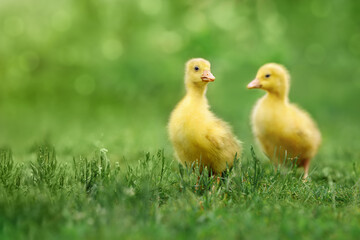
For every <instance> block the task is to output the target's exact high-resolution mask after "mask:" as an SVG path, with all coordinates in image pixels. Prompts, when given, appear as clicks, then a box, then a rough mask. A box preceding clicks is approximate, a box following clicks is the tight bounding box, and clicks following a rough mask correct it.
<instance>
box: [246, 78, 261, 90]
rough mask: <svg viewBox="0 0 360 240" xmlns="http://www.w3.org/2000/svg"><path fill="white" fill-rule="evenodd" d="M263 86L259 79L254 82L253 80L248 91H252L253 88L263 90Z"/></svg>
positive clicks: (248, 86)
mask: <svg viewBox="0 0 360 240" xmlns="http://www.w3.org/2000/svg"><path fill="white" fill-rule="evenodd" d="M261 87H262V85H261V83H260V81H259V79H257V78H255V79H254V80H252V81H251V82H250V83H249V84H248V85H247V88H248V89H252V88H261Z"/></svg>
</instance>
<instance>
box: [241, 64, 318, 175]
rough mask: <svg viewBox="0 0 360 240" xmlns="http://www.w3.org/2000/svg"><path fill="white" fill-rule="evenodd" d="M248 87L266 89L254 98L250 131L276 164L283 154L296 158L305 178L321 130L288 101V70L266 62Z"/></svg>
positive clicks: (315, 151) (316, 147)
mask: <svg viewBox="0 0 360 240" xmlns="http://www.w3.org/2000/svg"><path fill="white" fill-rule="evenodd" d="M247 88H249V89H253V88H260V89H263V90H265V91H266V92H267V93H266V94H265V96H263V97H262V98H260V99H259V100H258V101H257V103H256V105H255V106H254V108H253V112H252V116H251V123H252V130H253V134H254V136H255V138H256V140H257V141H258V142H259V143H260V146H261V147H262V149H263V151H264V152H265V154H266V155H267V156H268V157H269V158H270V159H271V160H272V161H273V162H274V163H276V164H278V163H279V161H280V163H282V162H283V161H284V159H285V158H288V159H289V158H290V159H292V158H298V160H297V163H298V165H299V166H301V167H304V179H306V178H307V176H308V173H309V166H310V161H311V159H312V158H313V157H314V156H315V154H316V153H317V150H318V148H319V146H320V143H321V134H320V131H319V130H318V128H317V126H316V124H315V122H314V121H313V120H312V119H311V117H310V115H309V114H308V113H307V112H305V111H304V110H302V109H300V108H299V107H297V106H296V105H294V104H291V103H290V102H289V98H288V95H289V88H290V76H289V74H288V71H287V70H286V68H285V67H283V66H282V65H279V64H276V63H268V64H265V65H264V66H262V67H261V68H260V69H259V71H258V72H257V75H256V78H255V79H254V80H253V81H252V82H250V83H249V84H248V85H247Z"/></svg>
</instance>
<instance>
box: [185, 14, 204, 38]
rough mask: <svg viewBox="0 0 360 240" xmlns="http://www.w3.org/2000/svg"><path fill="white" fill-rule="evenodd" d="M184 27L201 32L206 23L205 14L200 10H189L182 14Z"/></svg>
mask: <svg viewBox="0 0 360 240" xmlns="http://www.w3.org/2000/svg"><path fill="white" fill-rule="evenodd" d="M184 24H185V27H186V28H187V29H188V30H190V31H192V32H195V33H196V32H202V31H203V30H204V29H205V28H206V25H207V20H206V17H205V15H204V14H203V13H202V12H200V11H195V10H192V11H189V12H188V13H187V14H186V15H185V16H184Z"/></svg>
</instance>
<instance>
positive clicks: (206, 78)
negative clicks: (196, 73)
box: [201, 70, 215, 82]
mask: <svg viewBox="0 0 360 240" xmlns="http://www.w3.org/2000/svg"><path fill="white" fill-rule="evenodd" d="M201 80H202V81H203V82H213V81H215V77H214V75H212V73H211V72H210V71H209V70H204V72H203V74H202V75H201Z"/></svg>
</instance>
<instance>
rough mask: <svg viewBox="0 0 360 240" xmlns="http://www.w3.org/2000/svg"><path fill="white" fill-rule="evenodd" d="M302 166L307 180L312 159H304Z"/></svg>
mask: <svg viewBox="0 0 360 240" xmlns="http://www.w3.org/2000/svg"><path fill="white" fill-rule="evenodd" d="M302 166H303V167H304V177H303V179H304V180H305V179H306V178H307V177H308V176H309V168H310V158H307V159H304V161H303V162H302Z"/></svg>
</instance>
